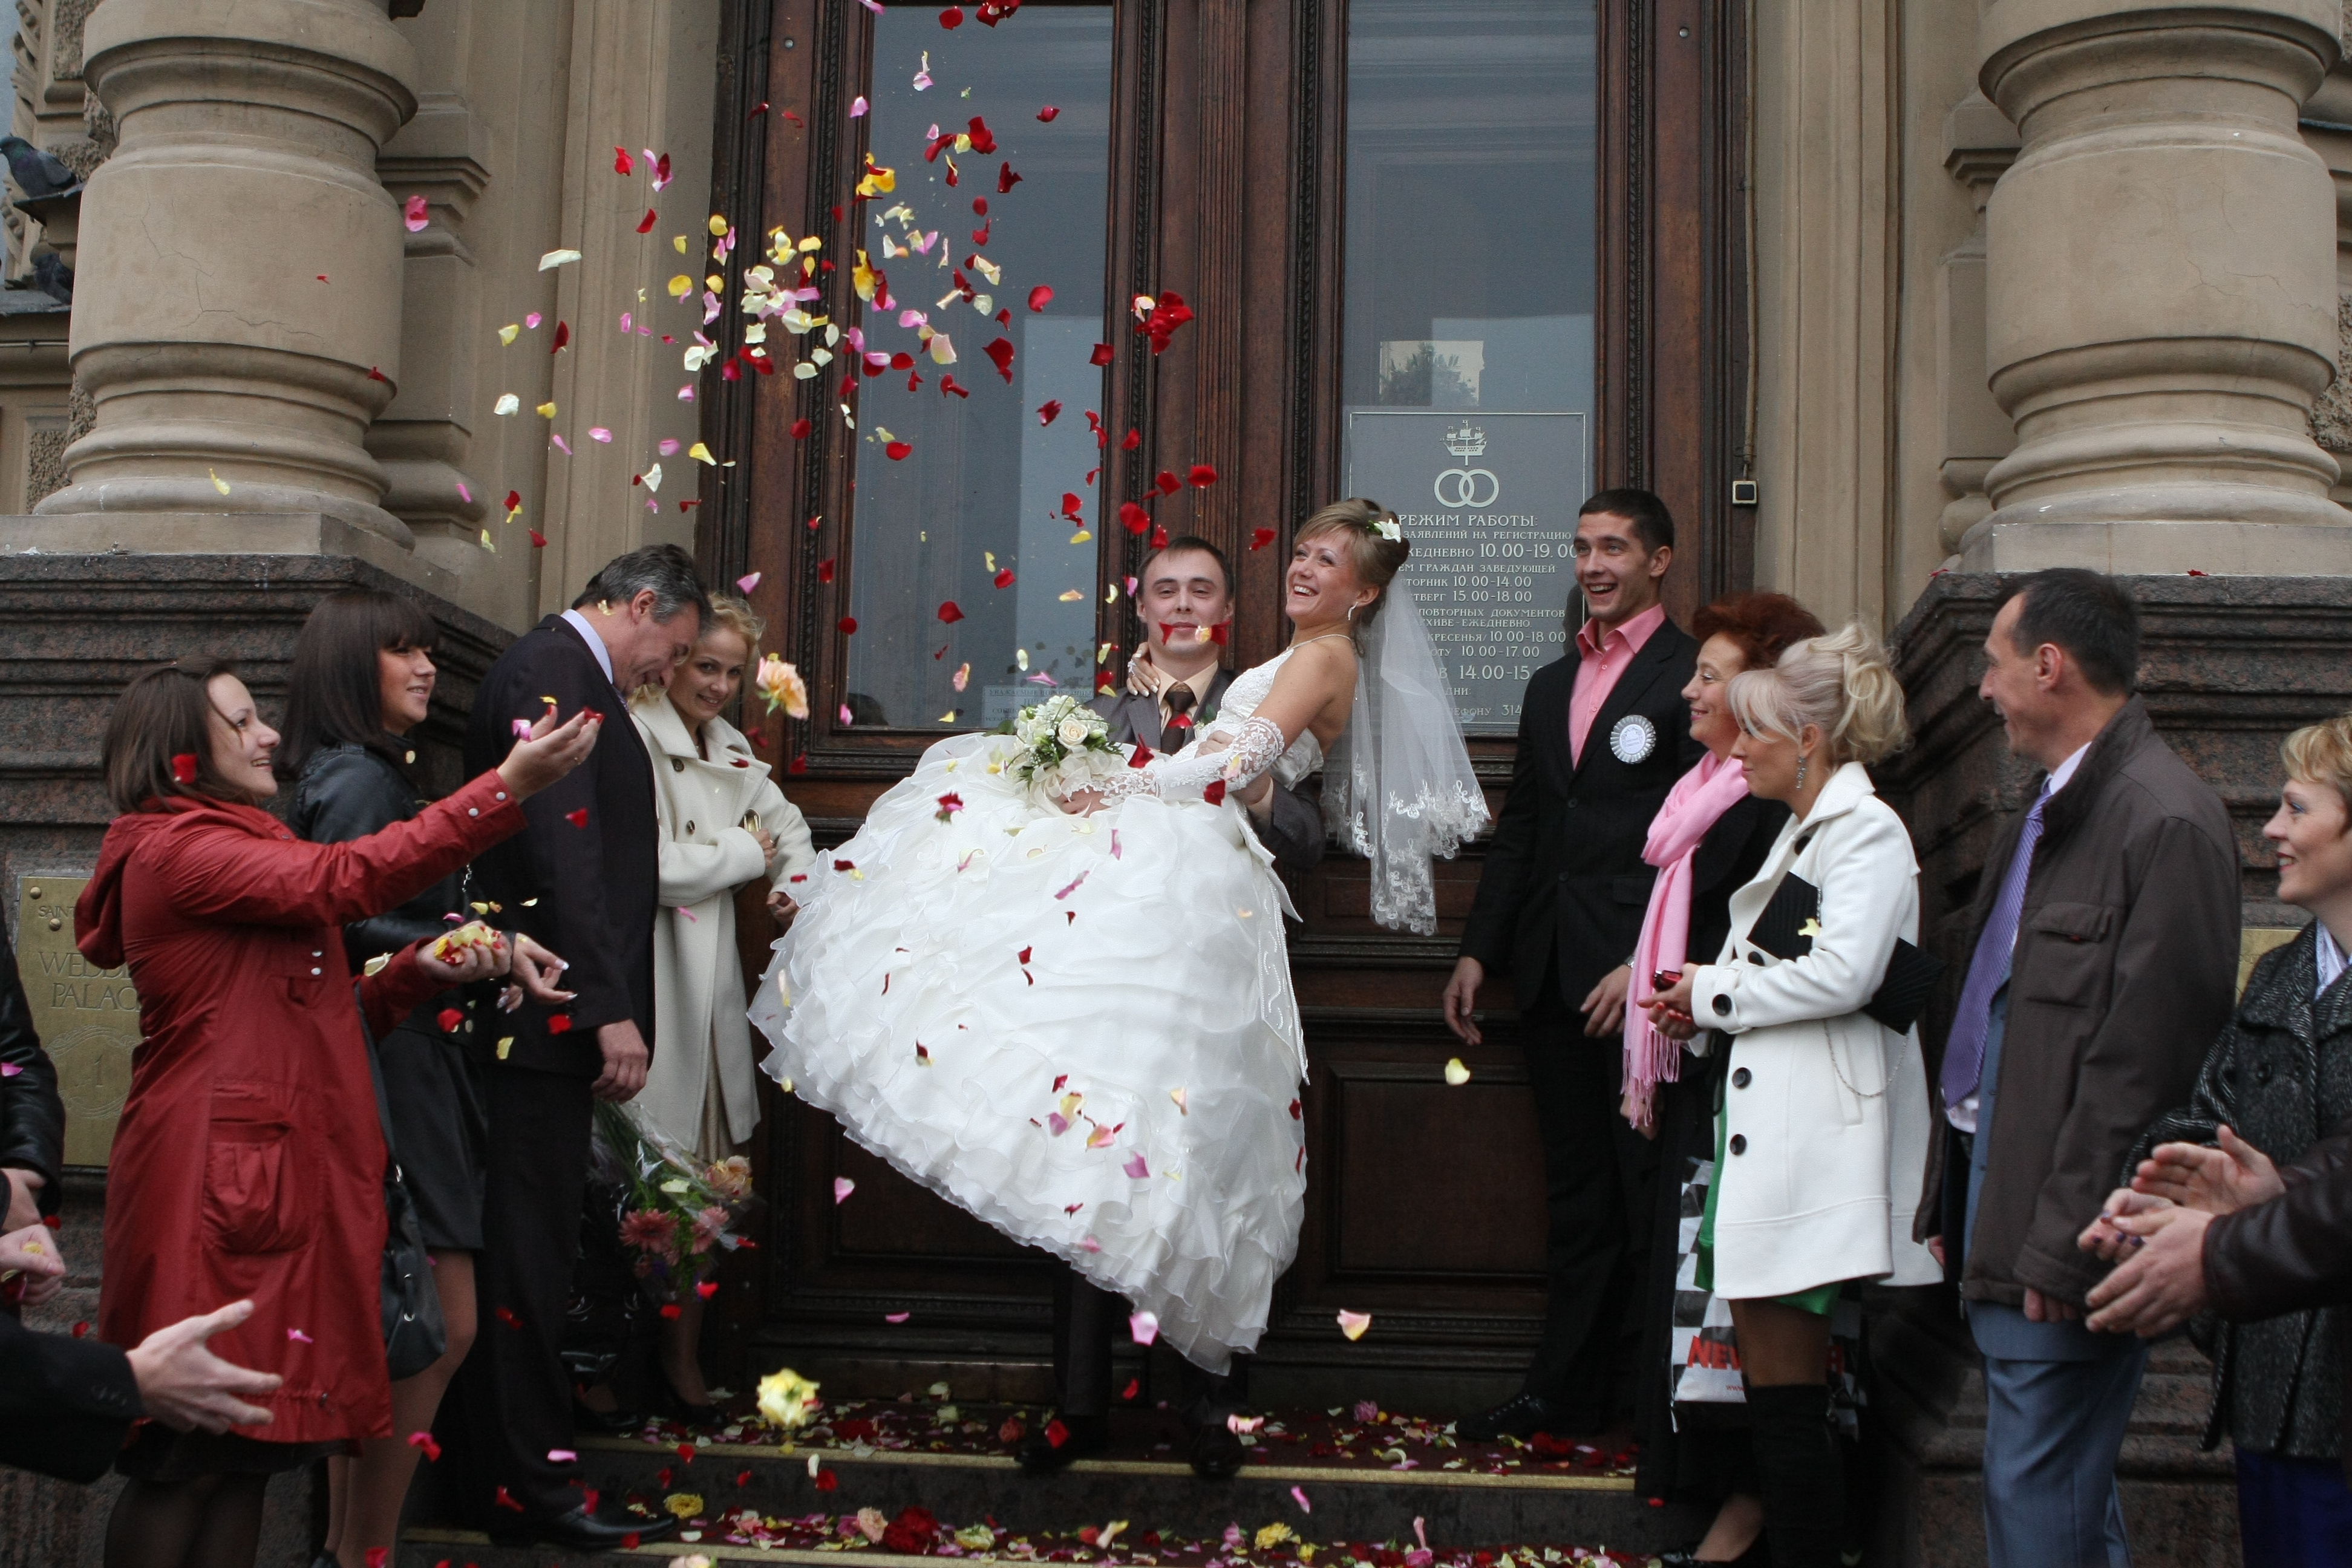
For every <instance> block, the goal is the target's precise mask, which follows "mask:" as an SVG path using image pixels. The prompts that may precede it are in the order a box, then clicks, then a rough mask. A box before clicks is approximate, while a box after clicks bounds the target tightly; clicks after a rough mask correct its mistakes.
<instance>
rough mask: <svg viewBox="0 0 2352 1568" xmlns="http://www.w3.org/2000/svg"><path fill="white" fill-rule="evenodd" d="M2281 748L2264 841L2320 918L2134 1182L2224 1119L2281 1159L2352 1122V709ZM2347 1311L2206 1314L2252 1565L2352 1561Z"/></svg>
mask: <svg viewBox="0 0 2352 1568" xmlns="http://www.w3.org/2000/svg"><path fill="white" fill-rule="evenodd" d="M2280 752H2281V754H2282V755H2283V756H2284V759H2285V763H2286V773H2287V782H2286V784H2285V786H2284V788H2283V789H2282V790H2281V791H2280V799H2279V809H2278V813H2277V815H2275V816H2273V817H2272V818H2271V820H2270V822H2269V824H2268V825H2267V826H2264V827H2263V837H2265V838H2268V839H2269V840H2270V841H2271V842H2272V843H2273V845H2275V846H2277V850H2278V863H2279V898H2280V899H2281V900H2284V902H2287V903H2290V904H2294V905H2295V906H2296V907H2298V908H2301V909H2305V910H2310V911H2312V914H2313V915H2314V917H2315V918H2314V919H2313V921H2312V922H2311V923H2310V924H2309V925H2307V926H2305V927H2304V928H2303V931H2301V932H2300V933H2299V934H2298V935H2297V936H2296V937H2295V938H2294V941H2292V942H2287V943H2286V944H2285V945H2284V946H2282V947H2277V948H2273V949H2272V950H2271V951H2270V952H2268V953H2266V954H2264V955H2263V959H2262V961H2261V962H2260V963H2257V964H2256V965H2255V966H2254V973H2253V975H2252V979H2251V980H2249V981H2248V983H2247V984H2246V993H2245V994H2244V995H2243V996H2242V997H2241V998H2240V999H2239V1002H2238V1011H2237V1014H2236V1016H2234V1017H2233V1018H2231V1021H2230V1026H2229V1027H2227V1028H2226V1029H2224V1030H2222V1031H2221V1037H2220V1038H2218V1039H2216V1040H2215V1041H2214V1042H2213V1048H2212V1049H2211V1050H2210V1051H2209V1052H2208V1053H2207V1054H2206V1057H2205V1067H2204V1070H2203V1071H2202V1072H2201V1073H2200V1075H2199V1077H2198V1081H2197V1089H2196V1092H2195V1094H2194V1096H2193V1097H2192V1098H2191V1099H2190V1100H2189V1103H2188V1104H2187V1105H2185V1106H2183V1107H2181V1108H2180V1109H2179V1110H2174V1111H2171V1112H2169V1113H2168V1114H2167V1115H2165V1116H2164V1117H2162V1118H2161V1119H2160V1120H2158V1121H2157V1123H2156V1125H2154V1126H2153V1127H2151V1128H2149V1129H2148V1130H2147V1133H2146V1135H2145V1136H2143V1137H2142V1138H2141V1139H2140V1141H2139V1143H2138V1145H2137V1147H2135V1148H2134V1149H2133V1151H2132V1155H2131V1162H2130V1163H2129V1164H2127V1165H2126V1167H2125V1176H2126V1180H2128V1179H2130V1177H2131V1175H2132V1173H2133V1170H2134V1168H2135V1167H2137V1165H2138V1163H2139V1162H2140V1161H2142V1160H2144V1159H2146V1158H2147V1156H2148V1154H2149V1153H2150V1152H2151V1151H2153V1150H2154V1149H2155V1147H2156V1146H2157V1145H2158V1144H2159V1143H2202V1144H2206V1145H2213V1144H2216V1143H2218V1142H2220V1140H2221V1129H2222V1128H2224V1127H2227V1128H2229V1129H2230V1130H2231V1131H2232V1132H2233V1133H2235V1134H2236V1135H2237V1137H2239V1138H2240V1139H2242V1140H2243V1141H2244V1142H2247V1143H2251V1144H2252V1145H2253V1146H2254V1147H2255V1148H2256V1149H2259V1150H2261V1151H2262V1152H2263V1153H2264V1154H2267V1155H2268V1156H2270V1158H2271V1159H2272V1161H2273V1162H2274V1163H2276V1164H2278V1165H2280V1166H2285V1165H2290V1164H2293V1163H2295V1162H2297V1161H2299V1160H2301V1159H2303V1158H2304V1156H2305V1154H2306V1153H2308V1152H2310V1150H2311V1149H2312V1147H2313V1145H2315V1144H2316V1143H2319V1142H2323V1141H2324V1140H2326V1139H2328V1138H2330V1137H2334V1136H2336V1135H2337V1134H2340V1133H2343V1132H2347V1131H2352V984H2346V982H2345V980H2344V978H2343V975H2344V971H2345V967H2346V965H2345V952H2346V951H2347V948H2346V944H2347V942H2352V715H2347V716H2346V717H2344V718H2341V719H2333V720H2330V721H2327V722H2326V723H2325V724H2314V725H2312V726H2310V727H2309V728H2307V729H2303V730H2298V731H2295V732H2294V734H2292V735H2290V736H2288V737H2287V739H2286V742H2285V744H2284V745H2283V746H2282V747H2281V748H2280ZM2143 1174H2144V1176H2145V1173H2143ZM2135 1185H2143V1186H2144V1185H2147V1182H2146V1181H2145V1179H2144V1180H2143V1181H2141V1182H2137V1183H2135ZM2347 1313H2352V1308H2343V1307H2322V1308H2318V1309H2316V1310H2310V1311H2302V1312H2289V1313H2286V1314H2285V1315H2284V1316H2282V1317H2275V1318H2268V1319H2264V1320H2263V1321H2260V1322H2252V1323H2230V1322H2221V1321H2217V1320H2214V1319H2211V1318H2207V1319H2204V1320H2201V1321H2200V1325H2199V1329H2198V1331H2197V1334H2196V1337H2197V1339H2198V1341H2199V1342H2200V1344H2202V1345H2203V1346H2204V1347H2205V1349H2206V1351H2207V1353H2209V1354H2210V1355H2211V1356H2212V1357H2213V1404H2212V1408H2211V1411H2210V1415H2208V1417H2207V1419H2206V1427H2205V1446H2206V1447H2209V1448H2210V1447H2214V1446H2215V1445H2216V1444H2217V1443H2218V1442H2219V1441H2220V1439H2221V1434H2222V1432H2224V1431H2225V1430H2226V1431H2227V1432H2228V1433H2229V1435H2230V1443H2231V1447H2232V1448H2233V1449H2235V1451H2236V1455H2237V1465H2238V1519H2239V1529H2240V1531H2241V1533H2242V1535H2243V1537H2244V1548H2245V1559H2246V1561H2247V1562H2248V1563H2347V1562H2352V1532H2348V1531H2352V1490H2348V1489H2347V1487H2346V1484H2345V1473H2344V1470H2343V1468H2341V1461H2342V1459H2343V1458H2344V1436H2343V1434H2344V1411H2343V1390H2344V1386H2345V1383H2344V1372H2345V1368H2344V1364H2343V1355H2344V1352H2343V1345H2344V1342H2345V1332H2344V1331H2345V1328H2346V1324H2345V1322H2344V1319H2345V1317H2346V1315H2347Z"/></svg>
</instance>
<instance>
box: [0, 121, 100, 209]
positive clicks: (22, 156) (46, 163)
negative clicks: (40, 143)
mask: <svg viewBox="0 0 2352 1568" xmlns="http://www.w3.org/2000/svg"><path fill="white" fill-rule="evenodd" d="M0 154H5V155H6V157H7V159H8V173H9V174H10V176H11V177H12V178H14V179H15V180H16V188H17V189H18V190H20V191H22V192H24V193H25V199H26V201H38V200H40V199H41V198H42V197H43V196H55V195H63V194H65V193H66V192H68V191H71V190H75V189H78V188H79V186H80V184H81V176H80V175H79V174H75V173H74V172H73V171H72V170H71V169H68V168H67V167H66V166H65V165H64V164H63V163H59V162H58V157H57V154H56V153H49V152H47V151H45V150H43V149H42V148H39V147H36V146H34V145H33V144H32V143H31V142H27V141H26V140H25V139H24V138H23V137H22V136H0Z"/></svg>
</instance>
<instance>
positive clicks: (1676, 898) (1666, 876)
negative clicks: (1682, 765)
mask: <svg viewBox="0 0 2352 1568" xmlns="http://www.w3.org/2000/svg"><path fill="white" fill-rule="evenodd" d="M1747 794H1748V777H1747V775H1746V774H1745V773H1741V772H1740V769H1739V764H1738V763H1735V762H1733V761H1731V760H1730V759H1729V758H1727V757H1717V756H1716V755H1715V753H1714V752H1708V753H1707V754H1706V756H1704V757H1701V758H1700V759H1699V763H1698V766H1696V767H1695V768H1693V769H1692V770H1691V771H1690V772H1688V773H1685V774H1684V775H1683V776H1682V777H1681V778H1679V779H1677V780H1675V787H1674V788H1673V789H1672V790H1670V791H1668V792H1667V794H1666V804H1665V805H1662V806H1660V807H1659V808H1658V815H1657V816H1656V817H1655V819H1654V820H1653V821H1652V822H1651V824H1650V841H1649V843H1648V844H1647V845H1646V846H1644V847H1643V850H1642V858H1643V860H1645V861H1647V862H1648V863H1649V864H1651V865H1653V866H1655V867H1657V868H1658V879H1657V882H1656V884H1655V885H1654V887H1652V888H1651V889H1650V908H1649V910H1648V912H1646V913H1645V914H1643V917H1642V940H1641V941H1640V942H1638V943H1636V944H1635V946H1634V948H1633V984H1631V985H1629V986H1628V987H1627V988H1626V993H1625V1093H1626V1095H1627V1096H1628V1097H1629V1098H1630V1099H1631V1100H1632V1101H1633V1110H1634V1113H1635V1115H1636V1116H1637V1117H1638V1118H1639V1121H1637V1122H1636V1125H1639V1122H1640V1121H1648V1120H1649V1118H1650V1104H1651V1100H1652V1097H1653V1096H1654V1094H1655V1092H1656V1090H1657V1087H1658V1085H1660V1084H1662V1083H1673V1082H1675V1080H1676V1079H1679V1078H1681V1077H1682V1066H1683V1063H1682V1056H1683V1053H1682V1042H1680V1041H1679V1040H1671V1039H1668V1038H1667V1037H1665V1036H1664V1035H1662V1034H1660V1033H1658V1031H1657V1030H1655V1029H1654V1028H1652V1027H1651V1026H1650V1016H1649V1015H1648V1014H1647V1013H1644V1012H1643V1011H1642V1010H1641V1009H1640V1008H1639V1007H1637V1006H1635V1005H1633V999H1634V998H1635V997H1637V996H1647V995H1649V994H1650V992H1651V989H1652V987H1651V984H1650V977H1651V976H1652V975H1654V974H1655V973H1657V972H1658V971H1660V970H1662V969H1674V970H1679V969H1681V968H1682V967H1683V963H1684V960H1685V958H1686V957H1687V956H1688V950H1689V947H1690V912H1691V858H1692V857H1693V856H1694V855H1696V854H1697V852H1698V846H1699V840H1701V839H1703V838H1705V837H1706V835H1707V831H1708V830H1709V829H1710V828H1712V827H1713V826H1715V824H1716V821H1717V818H1719V817H1720V816H1723V814H1724V813H1725V812H1727V811H1728V810H1730V809H1731V808H1732V807H1733V806H1734V805H1738V802H1739V800H1740V799H1741V797H1743V796H1744V795H1747Z"/></svg>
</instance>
